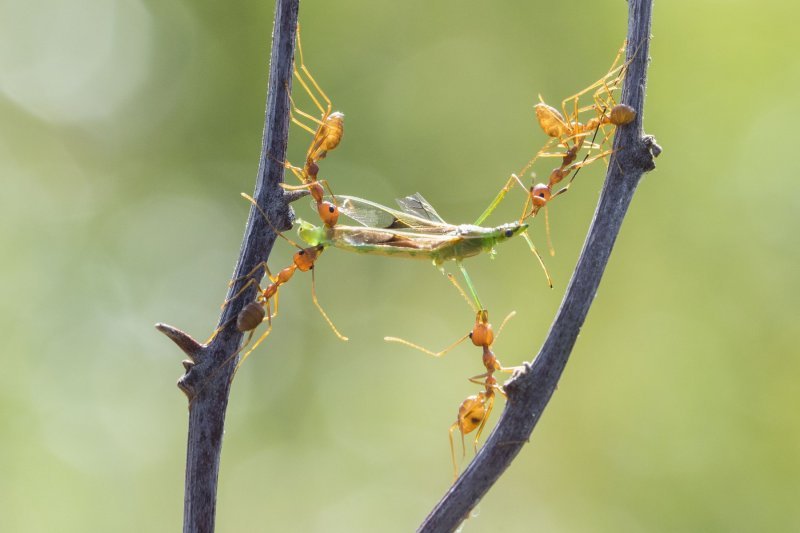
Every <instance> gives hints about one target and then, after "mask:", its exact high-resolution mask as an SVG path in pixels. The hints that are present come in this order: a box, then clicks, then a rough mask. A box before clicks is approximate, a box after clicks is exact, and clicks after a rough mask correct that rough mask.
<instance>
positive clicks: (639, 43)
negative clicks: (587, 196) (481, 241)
mask: <svg viewBox="0 0 800 533" xmlns="http://www.w3.org/2000/svg"><path fill="white" fill-rule="evenodd" d="M651 9H652V0H630V1H629V8H628V45H627V59H628V60H629V61H630V65H629V66H628V72H627V75H626V78H625V83H624V86H623V89H622V103H625V104H628V105H630V106H631V107H633V108H634V109H635V110H636V120H635V121H634V122H633V123H631V124H629V125H627V126H623V127H620V128H619V129H618V131H617V134H616V136H615V139H614V153H613V155H612V157H611V161H610V163H609V169H608V174H607V176H606V181H605V183H604V185H603V191H602V193H601V195H600V200H599V203H598V205H597V210H596V211H595V214H594V218H593V220H592V224H591V227H590V228H589V233H588V235H587V237H586V242H585V243H584V246H583V250H582V251H581V256H580V258H579V259H578V265H577V267H576V269H575V272H574V273H573V276H572V279H571V280H570V283H569V286H568V287H567V292H566V294H565V295H564V300H563V302H562V303H561V307H560V308H559V310H558V314H557V315H556V318H555V321H554V322H553V324H552V326H551V328H550V331H549V333H548V335H547V339H546V340H545V342H544V345H543V346H542V348H541V350H540V352H539V355H538V356H537V357H536V359H535V360H534V362H533V364H526V365H525V369H524V370H523V371H522V372H520V373H519V374H517V375H516V376H514V378H512V379H511V380H510V381H509V382H508V383H507V384H506V386H505V389H506V392H507V393H508V402H507V403H506V407H505V409H504V411H503V414H502V416H501V418H500V420H499V421H498V423H497V426H496V427H495V430H494V431H493V432H492V435H491V436H490V437H489V439H488V440H487V442H486V444H485V445H484V446H483V448H481V450H480V451H479V452H478V454H477V456H476V457H475V460H474V461H473V462H472V463H471V464H470V465H469V466H468V467H467V469H466V470H465V471H464V473H463V474H462V476H461V477H460V478H459V479H458V480H457V481H456V483H455V484H454V485H453V486H452V487H451V488H450V490H449V491H448V492H447V494H445V496H444V497H443V498H442V500H441V501H440V502H439V503H438V504H437V506H436V507H435V508H434V509H433V510H432V511H431V513H430V514H429V515H428V517H427V518H426V519H425V521H424V522H423V523H422V525H421V526H420V528H419V531H421V532H440V531H454V530H455V529H456V528H457V527H458V525H459V524H460V523H461V522H462V521H463V520H464V519H465V518H466V517H467V516H468V514H469V512H470V510H471V509H472V508H474V507H475V505H477V503H478V502H479V501H480V499H481V498H482V497H483V496H484V495H485V494H486V492H488V491H489V489H490V488H491V487H492V485H493V484H494V483H495V481H497V479H498V478H499V477H500V476H501V475H502V474H503V472H505V470H506V469H507V468H508V466H509V465H510V464H511V461H512V460H513V459H514V458H515V457H516V456H517V454H518V453H519V451H520V450H521V449H522V446H523V445H525V443H527V442H528V440H529V438H530V435H531V433H532V432H533V428H534V427H535V426H536V423H537V422H538V421H539V418H540V417H541V415H542V412H543V411H544V409H545V407H546V406H547V403H548V402H549V401H550V398H551V396H552V395H553V392H554V391H555V389H556V386H557V385H558V380H559V379H560V377H561V373H562V372H563V370H564V367H565V366H566V364H567V360H568V359H569V355H570V353H571V351H572V348H573V346H574V345H575V340H576V339H577V337H578V333H579V332H580V329H581V326H582V325H583V322H584V320H585V318H586V314H587V313H588V312H589V307H590V306H591V304H592V300H593V299H594V296H595V294H596V292H597V287H598V286H599V284H600V279H601V278H602V275H603V271H604V270H605V267H606V264H607V263H608V258H609V256H610V255H611V249H612V248H613V246H614V241H615V240H616V237H617V234H618V233H619V230H620V226H621V225H622V220H623V218H624V217H625V213H626V211H627V209H628V205H629V204H630V202H631V199H632V198H633V193H634V191H635V190H636V186H637V185H638V183H639V180H640V179H641V177H642V175H643V174H644V172H647V171H649V170H652V169H653V168H655V164H654V162H653V158H654V157H655V156H657V155H658V154H659V153H660V152H661V148H660V147H659V146H658V145H657V144H655V142H654V140H653V138H652V137H649V136H644V135H643V131H642V118H643V116H644V93H645V84H646V79H647V64H648V61H649V56H648V54H649V39H650V21H651Z"/></svg>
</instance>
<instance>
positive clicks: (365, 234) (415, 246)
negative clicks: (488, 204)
mask: <svg viewBox="0 0 800 533" xmlns="http://www.w3.org/2000/svg"><path fill="white" fill-rule="evenodd" d="M336 198H337V201H338V202H339V210H340V211H341V213H343V214H344V215H346V216H347V217H349V218H351V219H353V220H355V221H356V222H358V223H360V224H362V225H361V226H345V225H336V226H334V227H319V226H315V225H313V224H311V223H309V222H306V221H302V220H301V221H299V229H298V233H299V235H300V238H301V239H303V240H304V241H305V242H306V243H308V244H309V245H311V246H324V247H326V248H327V247H330V246H333V247H335V248H340V249H342V250H347V251H349V252H355V253H363V254H372V255H384V256H393V257H406V258H411V259H427V260H430V261H431V262H432V263H433V265H434V266H435V267H436V268H437V269H439V270H440V271H441V272H442V273H444V263H445V262H447V261H455V262H456V264H457V265H458V268H459V269H460V270H461V273H462V274H463V276H464V281H465V282H466V283H467V287H468V289H469V292H470V294H471V295H472V299H473V300H474V302H475V304H476V305H477V307H478V309H483V306H482V305H481V303H480V299H479V298H478V295H477V292H476V290H475V286H474V285H473V283H472V280H471V279H470V277H469V274H467V271H466V269H465V268H464V266H463V264H462V261H463V260H464V259H466V258H468V257H473V256H475V255H479V254H481V253H484V252H485V253H489V254H492V255H493V254H494V253H495V247H496V246H497V245H498V244H500V243H502V242H505V241H507V240H509V239H511V238H512V237H514V236H515V235H520V234H521V235H522V236H523V238H525V240H526V241H527V242H528V245H529V246H530V248H531V251H533V253H534V254H536V257H537V258H538V259H539V262H540V264H541V265H542V268H544V263H543V262H542V260H541V258H540V257H539V254H538V253H537V252H536V248H535V247H534V246H533V243H532V242H531V241H530V239H529V238H528V236H527V234H526V233H525V230H526V229H527V228H528V224H527V223H524V222H510V223H507V224H503V225H500V226H496V227H482V226H477V225H473V224H458V225H455V224H450V223H448V222H445V221H444V219H443V218H442V217H441V216H439V214H438V213H437V212H436V210H435V209H434V208H433V207H432V206H431V205H430V204H429V203H428V202H427V200H425V198H423V197H422V195H420V194H419V193H417V194H413V195H411V196H407V197H405V198H400V199H398V200H397V203H398V204H399V206H400V209H401V211H398V210H396V209H392V208H389V207H386V206H383V205H380V204H378V203H375V202H371V201H369V200H364V199H362V198H356V197H354V196H340V195H337V197H336ZM545 273H547V270H546V269H545ZM547 279H548V282H550V276H549V274H548V275H547ZM450 280H451V281H452V282H453V283H454V284H455V285H456V287H457V288H459V290H460V287H459V286H458V284H457V283H456V282H455V280H454V279H453V278H450ZM551 286H552V284H551ZM461 292H462V294H463V291H461Z"/></svg>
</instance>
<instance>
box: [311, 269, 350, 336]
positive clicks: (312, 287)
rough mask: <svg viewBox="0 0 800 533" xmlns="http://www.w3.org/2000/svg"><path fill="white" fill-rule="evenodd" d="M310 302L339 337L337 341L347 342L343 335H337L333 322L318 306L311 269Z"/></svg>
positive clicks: (337, 331) (312, 270)
mask: <svg viewBox="0 0 800 533" xmlns="http://www.w3.org/2000/svg"><path fill="white" fill-rule="evenodd" d="M311 300H312V301H313V302H314V305H315V306H317V309H318V310H319V312H320V314H321V315H322V318H324V319H325V321H326V322H327V323H328V325H329V326H330V327H331V329H332V330H333V332H334V333H335V334H336V336H337V337H339V339H340V340H343V341H346V340H349V339H348V338H347V337H345V336H344V335H342V334H341V333H339V330H338V329H336V326H334V325H333V322H332V321H331V319H330V318H328V314H327V313H325V310H324V309H323V308H322V306H321V305H320V304H319V301H318V300H317V289H316V281H315V279H314V269H313V268H312V269H311Z"/></svg>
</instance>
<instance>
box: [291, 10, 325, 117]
mask: <svg viewBox="0 0 800 533" xmlns="http://www.w3.org/2000/svg"><path fill="white" fill-rule="evenodd" d="M297 51H298V52H299V55H300V70H302V71H303V73H304V74H305V75H306V76H307V77H308V79H309V81H310V82H311V84H312V85H313V86H314V88H315V89H316V90H317V92H318V93H319V95H320V97H322V99H323V100H325V103H326V104H327V108H323V107H322V105H321V104H320V103H319V101H318V100H317V99H316V98H315V97H314V95H313V94H312V93H311V90H310V89H309V88H308V85H306V83H305V82H304V81H303V79H302V78H301V77H300V76H299V75H298V74H297V68H296V67H295V69H294V70H295V75H296V76H297V79H298V80H299V81H300V83H301V84H302V85H303V87H304V88H305V90H306V92H307V93H308V96H310V97H311V99H312V100H313V101H314V103H315V104H316V106H317V108H318V109H319V110H320V112H322V114H323V116H325V117H327V116H328V115H330V114H331V108H332V104H331V100H330V98H328V95H327V94H325V91H323V90H322V88H321V87H320V86H319V84H318V83H317V80H315V79H314V76H312V75H311V72H309V70H308V68H306V62H305V60H304V59H303V43H302V41H301V39H300V24H298V25H297Z"/></svg>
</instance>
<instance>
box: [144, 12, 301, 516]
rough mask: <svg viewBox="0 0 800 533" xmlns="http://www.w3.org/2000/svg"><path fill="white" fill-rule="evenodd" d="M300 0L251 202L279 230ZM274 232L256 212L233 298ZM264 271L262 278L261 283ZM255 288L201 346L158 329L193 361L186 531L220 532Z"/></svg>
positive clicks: (281, 41) (291, 17) (274, 77)
mask: <svg viewBox="0 0 800 533" xmlns="http://www.w3.org/2000/svg"><path fill="white" fill-rule="evenodd" d="M298 8H299V0H277V2H276V8H275V23H274V27H273V33H272V54H271V57H270V65H269V86H268V92H267V110H266V117H265V123H264V133H263V138H262V146H261V158H260V160H259V165H258V175H257V177H256V186H255V192H254V193H253V197H254V198H255V199H256V201H257V202H258V204H259V205H260V206H262V208H263V209H264V211H265V212H266V213H267V214H268V216H269V218H270V220H271V222H272V224H273V225H274V226H276V227H277V228H278V229H281V230H288V229H290V228H291V226H292V213H291V210H290V209H289V206H288V201H289V200H291V199H294V196H297V195H294V196H292V195H289V196H286V195H284V191H283V189H282V188H281V187H280V185H279V184H280V182H281V181H283V171H284V167H283V161H284V160H285V158H286V144H287V139H288V135H289V93H288V91H289V90H290V89H291V84H292V61H293V57H294V43H295V34H296V28H297V12H298ZM275 238H276V235H275V232H274V231H273V230H272V229H271V228H270V227H269V225H268V224H267V222H266V221H265V220H264V218H263V217H261V216H260V215H259V214H258V212H257V211H256V209H255V207H254V206H251V208H250V215H249V217H248V220H247V226H246V228H245V233H244V239H243V242H242V247H241V250H240V253H239V260H238V263H237V265H236V269H235V272H234V275H233V278H234V280H236V281H235V283H233V284H232V286H231V287H230V289H229V291H228V297H231V296H232V295H234V294H236V293H238V291H240V290H241V289H242V287H243V286H244V284H245V283H246V281H247V280H246V279H244V276H245V275H246V274H247V273H249V272H251V271H253V270H254V269H255V268H256V267H257V266H258V265H259V264H261V263H262V262H263V261H266V260H267V259H268V258H269V254H270V251H271V250H272V245H273V244H274V242H275ZM262 276H263V270H262V271H261V272H259V275H258V276H257V278H258V279H260V278H261V277H262ZM255 291H256V287H255V286H250V288H249V289H247V290H245V291H244V292H243V293H242V294H241V295H240V296H239V297H238V298H236V299H235V300H233V301H232V302H231V303H230V304H229V305H228V306H226V307H225V308H224V309H223V311H222V314H221V315H220V318H219V328H220V331H219V333H218V334H217V335H216V336H215V337H214V339H213V340H212V341H211V342H210V343H209V344H208V345H203V344H200V343H198V342H197V341H195V340H194V339H192V338H191V337H190V336H189V335H187V334H186V333H184V332H182V331H180V330H179V329H177V328H173V327H172V326H168V325H165V324H158V325H156V327H157V328H158V330H159V331H161V332H162V333H164V334H165V335H167V336H168V337H169V338H170V339H172V340H173V341H174V342H175V343H176V344H177V345H178V347H180V348H181V350H183V351H184V352H185V353H186V354H187V355H188V356H189V360H187V361H184V368H185V369H186V373H185V374H184V375H183V377H181V379H180V380H179V381H178V387H180V389H181V390H182V391H183V392H184V393H186V395H187V396H188V398H189V439H188V444H187V454H186V481H185V494H184V517H183V520H184V522H183V530H184V531H185V532H205V531H213V530H214V518H215V514H216V493H217V478H218V473H219V459H220V452H221V449H222V435H223V429H224V423H225V411H226V408H227V405H228V395H229V392H230V381H231V375H232V372H233V369H234V368H235V365H236V359H237V358H236V357H234V358H231V354H234V353H235V352H236V351H237V349H238V348H239V345H240V344H241V342H242V336H243V334H242V333H241V332H240V331H238V330H237V329H236V326H235V322H236V321H235V317H236V315H237V314H238V313H239V311H240V310H241V309H242V307H244V305H246V304H247V303H248V302H251V301H253V298H254V297H255Z"/></svg>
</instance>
